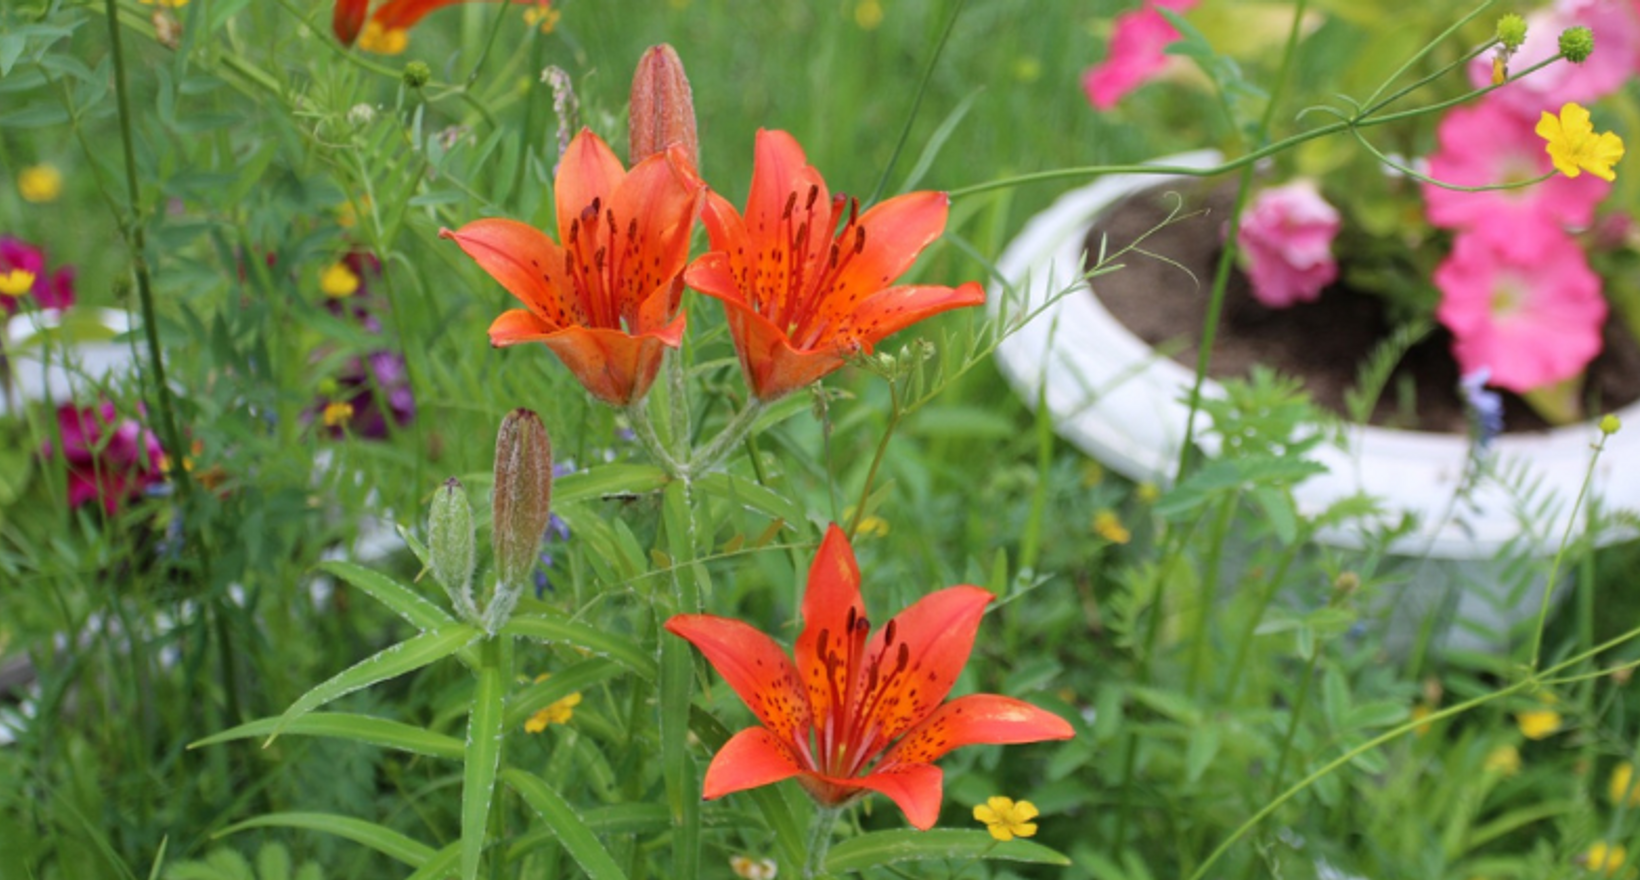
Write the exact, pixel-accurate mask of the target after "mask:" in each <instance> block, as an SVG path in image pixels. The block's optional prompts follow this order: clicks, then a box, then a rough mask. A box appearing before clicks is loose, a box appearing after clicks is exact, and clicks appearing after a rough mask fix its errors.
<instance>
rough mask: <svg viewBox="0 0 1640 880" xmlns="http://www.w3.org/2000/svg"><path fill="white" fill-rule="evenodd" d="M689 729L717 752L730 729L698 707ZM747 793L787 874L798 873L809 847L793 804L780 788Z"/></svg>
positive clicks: (764, 787)
mask: <svg viewBox="0 0 1640 880" xmlns="http://www.w3.org/2000/svg"><path fill="white" fill-rule="evenodd" d="M689 729H690V730H693V731H694V732H695V735H696V736H698V737H700V741H701V742H702V743H704V744H705V745H706V747H707V748H709V749H711V750H713V751H714V752H715V751H717V750H718V749H721V748H723V744H724V743H726V742H728V741H729V728H727V727H724V726H723V722H721V721H718V720H717V719H716V718H713V717H712V716H711V714H710V713H708V712H706V711H705V710H704V709H701V708H699V707H698V706H697V707H694V708H692V709H691V710H690V712H689ZM746 794H748V795H751V798H752V802H753V803H755V804H756V805H757V812H758V815H759V816H761V817H762V819H763V822H764V824H765V825H767V826H768V827H769V830H771V831H773V832H774V839H775V842H776V843H777V844H779V846H780V854H781V857H782V858H784V859H785V861H786V868H787V871H788V873H790V874H793V875H795V874H797V873H798V872H799V871H801V870H802V869H803V863H804V862H805V861H806V860H807V857H808V850H807V849H806V847H807V844H806V843H805V842H804V840H803V830H802V829H801V828H799V827H798V824H797V819H796V818H795V817H794V816H793V814H792V809H791V805H790V804H788V803H787V802H786V798H785V796H784V795H783V794H782V793H781V788H780V786H775V785H765V786H760V787H758V788H754V789H751V790H750V791H747V792H746Z"/></svg>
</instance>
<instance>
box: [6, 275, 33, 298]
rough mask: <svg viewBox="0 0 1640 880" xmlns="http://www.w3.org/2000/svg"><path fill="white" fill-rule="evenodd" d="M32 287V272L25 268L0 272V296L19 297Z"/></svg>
mask: <svg viewBox="0 0 1640 880" xmlns="http://www.w3.org/2000/svg"><path fill="white" fill-rule="evenodd" d="M33 289H34V273H33V272H30V271H28V270H26V269H13V270H11V271H10V272H0V296H9V297H19V296H22V295H23V294H25V293H28V292H29V291H31V290H33Z"/></svg>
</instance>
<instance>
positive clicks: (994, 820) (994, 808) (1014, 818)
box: [974, 797, 1037, 842]
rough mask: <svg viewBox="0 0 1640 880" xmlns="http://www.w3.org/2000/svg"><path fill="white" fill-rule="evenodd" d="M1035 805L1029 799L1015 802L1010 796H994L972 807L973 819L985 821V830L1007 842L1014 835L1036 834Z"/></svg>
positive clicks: (1027, 835) (1026, 835)
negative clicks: (1033, 820)
mask: <svg viewBox="0 0 1640 880" xmlns="http://www.w3.org/2000/svg"><path fill="white" fill-rule="evenodd" d="M1036 817H1037V811H1036V805H1035V804H1033V803H1031V802H1030V801H1019V802H1018V803H1015V802H1014V800H1013V799H1012V798H1005V797H994V798H990V799H989V800H987V801H986V802H985V803H983V804H980V805H978V806H976V807H974V819H975V820H977V821H980V822H984V823H985V830H987V831H989V832H991V836H992V837H994V838H996V839H997V840H1000V841H1003V842H1007V841H1010V840H1013V839H1014V838H1016V837H1031V836H1032V835H1034V834H1036V823H1035V822H1032V821H1031V820H1032V819H1035V818H1036Z"/></svg>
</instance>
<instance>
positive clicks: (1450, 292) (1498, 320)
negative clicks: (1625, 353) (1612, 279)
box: [1435, 225, 1606, 393]
mask: <svg viewBox="0 0 1640 880" xmlns="http://www.w3.org/2000/svg"><path fill="white" fill-rule="evenodd" d="M1532 237H1533V238H1534V239H1535V240H1533V241H1530V242H1525V241H1523V242H1521V243H1520V244H1522V245H1524V246H1511V244H1510V243H1509V242H1507V241H1503V240H1500V239H1499V237H1498V236H1495V235H1487V234H1482V233H1479V232H1464V233H1460V234H1459V235H1458V237H1457V240H1456V241H1455V242H1454V244H1453V247H1452V253H1451V254H1450V255H1449V256H1448V257H1447V258H1446V260H1445V262H1443V263H1441V265H1440V266H1439V267H1437V268H1436V269H1435V286H1436V287H1438V288H1440V291H1441V304H1440V305H1439V306H1438V307H1437V308H1436V310H1435V317H1436V318H1437V319H1439V320H1440V322H1441V323H1442V324H1444V325H1446V327H1447V329H1449V330H1451V331H1452V356H1453V358H1454V359H1455V360H1457V362H1458V369H1459V370H1460V371H1461V372H1462V373H1464V374H1465V375H1468V374H1472V373H1474V372H1476V371H1478V370H1482V369H1488V370H1490V371H1491V384H1492V385H1493V386H1495V387H1498V388H1505V389H1508V390H1510V391H1514V392H1517V393H1524V392H1527V391H1531V390H1533V389H1536V388H1541V387H1543V386H1545V385H1550V384H1552V383H1555V382H1560V381H1562V380H1564V379H1569V378H1572V377H1574V376H1576V375H1577V374H1578V373H1580V372H1582V370H1583V368H1584V367H1586V366H1588V363H1589V361H1591V360H1593V359H1594V356H1595V355H1597V354H1599V353H1600V344H1601V337H1600V328H1601V325H1602V324H1604V323H1605V320H1606V299H1605V297H1603V296H1601V293H1600V279H1599V277H1598V276H1596V275H1595V274H1594V271H1593V270H1591V269H1590V268H1589V264H1588V262H1587V261H1586V260H1585V259H1584V256H1583V249H1582V248H1580V247H1578V245H1577V242H1575V241H1573V240H1572V238H1571V237H1570V236H1568V235H1566V234H1565V233H1564V232H1561V231H1560V230H1558V229H1555V228H1554V227H1552V226H1548V225H1541V226H1539V227H1537V229H1536V231H1535V232H1534V233H1532Z"/></svg>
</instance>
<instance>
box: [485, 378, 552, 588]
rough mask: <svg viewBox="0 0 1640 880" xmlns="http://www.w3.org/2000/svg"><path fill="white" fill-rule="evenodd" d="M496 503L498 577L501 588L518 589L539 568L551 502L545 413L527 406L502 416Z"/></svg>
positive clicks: (497, 444)
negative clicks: (531, 572) (537, 411)
mask: <svg viewBox="0 0 1640 880" xmlns="http://www.w3.org/2000/svg"><path fill="white" fill-rule="evenodd" d="M492 503H493V506H492V508H491V510H492V517H493V523H494V531H493V532H492V535H491V538H492V541H493V546H494V547H495V570H496V578H497V580H499V581H500V584H501V587H502V588H503V589H505V588H516V587H519V586H521V585H522V584H523V583H524V582H525V580H526V579H527V578H528V576H529V573H530V570H531V569H532V568H534V567H535V560H536V555H537V554H538V553H539V552H540V549H541V535H542V533H544V532H545V531H546V529H547V518H548V516H549V514H550V513H551V503H552V443H551V441H550V440H548V438H547V427H546V425H543V424H541V417H540V416H537V415H536V414H535V413H533V412H530V411H529V410H527V409H515V410H513V411H512V412H510V413H507V417H506V418H505V419H502V420H501V431H500V432H499V433H498V434H497V435H496V438H495V499H494V501H493V502H492Z"/></svg>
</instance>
